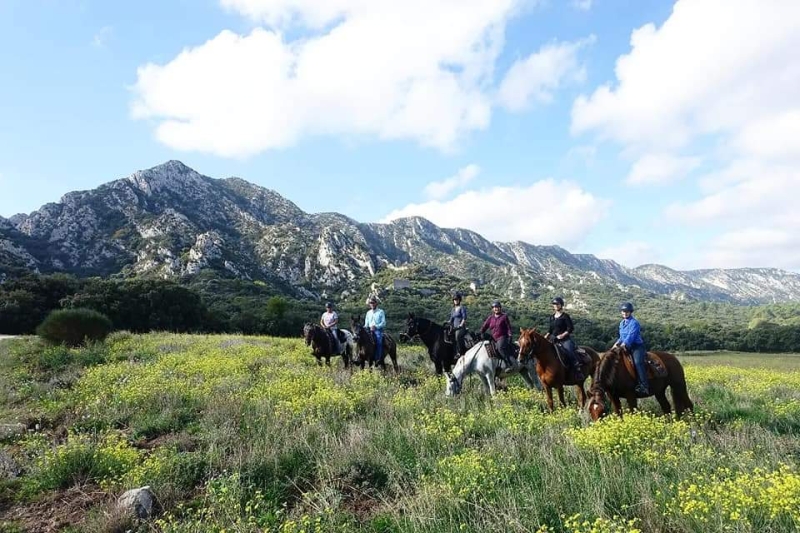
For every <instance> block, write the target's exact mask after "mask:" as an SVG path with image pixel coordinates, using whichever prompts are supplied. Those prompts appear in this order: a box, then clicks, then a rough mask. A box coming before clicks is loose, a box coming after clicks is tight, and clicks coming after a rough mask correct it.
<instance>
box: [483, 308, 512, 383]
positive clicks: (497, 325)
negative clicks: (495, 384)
mask: <svg viewBox="0 0 800 533" xmlns="http://www.w3.org/2000/svg"><path fill="white" fill-rule="evenodd" d="M487 329H488V330H491V332H492V338H493V339H494V342H495V345H496V346H497V351H498V352H500V357H501V359H502V360H503V362H504V364H505V367H506V371H507V372H514V371H517V370H519V363H518V362H517V358H516V357H515V356H514V351H513V347H512V344H511V322H510V321H509V320H508V315H507V314H505V313H504V312H503V306H502V304H501V303H500V302H499V301H498V300H495V301H494V302H492V314H491V315H489V317H488V318H487V319H486V320H485V321H484V323H483V326H481V331H480V333H481V335H483V334H484V333H485V332H486V330H487Z"/></svg>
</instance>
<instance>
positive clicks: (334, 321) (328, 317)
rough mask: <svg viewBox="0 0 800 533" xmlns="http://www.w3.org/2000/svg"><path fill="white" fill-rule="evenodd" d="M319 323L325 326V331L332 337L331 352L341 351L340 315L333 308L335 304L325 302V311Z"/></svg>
mask: <svg viewBox="0 0 800 533" xmlns="http://www.w3.org/2000/svg"><path fill="white" fill-rule="evenodd" d="M319 325H320V326H322V327H323V328H325V333H327V334H328V338H329V339H331V352H333V353H340V352H341V351H342V345H341V344H340V343H339V315H338V314H337V313H336V311H334V310H333V304H332V303H331V302H328V303H326V304H325V312H324V313H322V316H321V317H320V319H319Z"/></svg>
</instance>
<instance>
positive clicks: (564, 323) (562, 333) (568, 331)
mask: <svg viewBox="0 0 800 533" xmlns="http://www.w3.org/2000/svg"><path fill="white" fill-rule="evenodd" d="M550 303H551V304H553V314H552V315H551V316H550V330H549V333H548V334H547V338H549V339H550V342H552V343H553V344H556V345H560V346H561V348H563V352H564V353H566V356H567V365H568V367H569V368H570V369H571V371H572V374H573V375H574V376H575V379H577V380H579V381H583V379H584V376H583V372H581V365H580V362H579V361H578V355H577V354H576V353H575V342H573V340H572V332H573V331H575V326H574V325H573V323H572V318H570V316H569V315H568V314H567V313H565V312H564V298H562V297H561V296H556V297H555V298H553V301H551V302H550Z"/></svg>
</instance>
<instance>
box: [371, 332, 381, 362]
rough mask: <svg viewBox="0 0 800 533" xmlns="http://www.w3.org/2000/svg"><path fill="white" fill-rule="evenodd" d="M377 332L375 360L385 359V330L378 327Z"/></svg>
mask: <svg viewBox="0 0 800 533" xmlns="http://www.w3.org/2000/svg"><path fill="white" fill-rule="evenodd" d="M374 333H375V356H374V358H373V360H374V361H376V362H377V361H381V360H383V330H380V329H376V330H375V331H374Z"/></svg>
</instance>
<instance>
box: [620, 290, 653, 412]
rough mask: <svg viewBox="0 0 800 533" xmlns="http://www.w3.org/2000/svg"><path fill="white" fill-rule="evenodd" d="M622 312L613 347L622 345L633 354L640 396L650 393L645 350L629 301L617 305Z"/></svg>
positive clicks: (637, 390)
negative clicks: (617, 336)
mask: <svg viewBox="0 0 800 533" xmlns="http://www.w3.org/2000/svg"><path fill="white" fill-rule="evenodd" d="M619 310H620V311H621V312H622V321H621V322H620V323H619V339H617V342H616V343H614V347H615V348H616V347H617V346H622V347H623V348H625V349H627V350H628V351H629V352H631V353H632V354H633V364H634V365H635V366H636V374H637V377H638V378H639V383H638V384H637V385H636V394H638V395H641V396H649V395H650V383H649V382H648V380H647V365H646V364H645V358H646V357H647V352H646V351H645V349H644V340H642V332H641V327H640V326H639V321H638V320H636V319H635V318H633V305H632V304H631V303H629V302H626V303H624V304H622V305H621V306H620V307H619Z"/></svg>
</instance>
